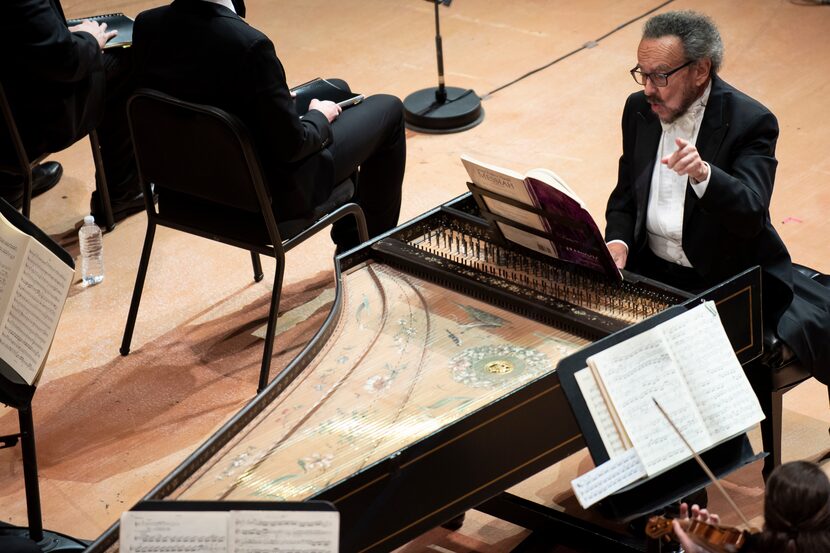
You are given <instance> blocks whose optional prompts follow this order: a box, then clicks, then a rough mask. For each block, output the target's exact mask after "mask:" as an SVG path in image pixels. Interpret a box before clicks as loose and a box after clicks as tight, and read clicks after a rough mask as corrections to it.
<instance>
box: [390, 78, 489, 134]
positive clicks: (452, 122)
mask: <svg viewBox="0 0 830 553" xmlns="http://www.w3.org/2000/svg"><path fill="white" fill-rule="evenodd" d="M437 90H438V87H432V88H424V89H422V90H418V91H417V92H413V93H412V94H410V95H409V96H407V97H406V98H405V99H404V101H403V107H404V116H405V119H406V127H407V128H408V129H412V130H413V131H417V132H423V133H432V134H444V133H453V132H461V131H466V130H467V129H471V128H473V127H475V126H476V125H478V124H479V123H481V122H482V121H483V120H484V109H483V108H482V107H481V98H479V97H478V95H477V94H476V93H475V91H472V90H468V89H465V88H458V87H454V86H447V87H445V88H444V90H446V93H447V101H446V102H443V103H440V104H439V103H437V102H436V100H435V92H436V91H437Z"/></svg>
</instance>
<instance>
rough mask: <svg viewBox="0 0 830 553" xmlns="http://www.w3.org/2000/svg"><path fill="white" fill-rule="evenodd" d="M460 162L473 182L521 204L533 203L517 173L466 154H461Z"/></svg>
mask: <svg viewBox="0 0 830 553" xmlns="http://www.w3.org/2000/svg"><path fill="white" fill-rule="evenodd" d="M461 163H463V164H464V168H465V169H467V174H468V175H469V176H470V180H471V181H473V183H474V184H476V185H478V186H480V187H481V188H483V189H485V190H489V191H490V192H495V193H496V194H500V195H502V196H506V197H508V198H512V199H514V200H516V201H518V202H521V203H523V204H527V205H533V198H532V197H531V196H530V193H529V192H528V190H527V185H526V184H525V181H524V177H523V176H522V175H520V174H519V173H516V172H515V171H511V170H510V169H503V168H501V167H496V166H495V165H490V164H487V163H483V162H481V161H478V160H476V159H473V158H471V157H470V156H467V155H462V156H461Z"/></svg>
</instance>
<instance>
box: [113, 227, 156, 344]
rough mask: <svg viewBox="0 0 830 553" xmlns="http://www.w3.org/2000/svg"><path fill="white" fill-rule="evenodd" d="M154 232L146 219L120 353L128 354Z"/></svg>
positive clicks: (153, 228)
mask: <svg viewBox="0 0 830 553" xmlns="http://www.w3.org/2000/svg"><path fill="white" fill-rule="evenodd" d="M155 234H156V224H155V223H154V222H153V221H152V220H148V221H147V234H146V236H145V237H144V248H143V249H142V250H141V260H140V261H139V262H138V273H137V274H136V276H135V287H134V288H133V299H132V301H131V302H130V313H129V315H127V326H126V327H125V328H124V338H123V339H122V340H121V350H120V351H121V355H129V353H130V342H132V340H133V329H135V319H136V317H137V316H138V304H139V303H140V302H141V291H142V290H143V289H144V277H146V276H147V265H148V264H149V263H150V251H151V250H152V249H153V238H154V237H155Z"/></svg>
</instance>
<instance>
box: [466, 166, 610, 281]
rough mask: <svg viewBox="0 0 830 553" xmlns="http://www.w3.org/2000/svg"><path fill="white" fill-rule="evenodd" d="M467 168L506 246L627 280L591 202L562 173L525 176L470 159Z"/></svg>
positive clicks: (483, 208)
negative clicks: (575, 190) (515, 246)
mask: <svg viewBox="0 0 830 553" xmlns="http://www.w3.org/2000/svg"><path fill="white" fill-rule="evenodd" d="M461 162H462V163H463V164H464V168H465V169H466V170H467V174H468V175H469V177H470V181H471V182H469V183H468V184H467V185H468V187H469V189H470V192H472V193H473V196H474V197H475V199H476V203H478V206H479V208H480V210H481V212H482V215H484V217H485V218H487V219H488V220H489V221H490V222H491V223H492V224H493V225H494V228H495V229H496V230H497V231H498V233H499V234H500V235H501V237H502V239H503V240H506V241H509V242H512V243H514V244H518V245H519V246H522V247H524V248H527V249H529V250H533V251H535V252H538V253H541V254H544V255H546V256H549V257H554V258H556V259H560V260H562V261H566V262H568V263H573V264H576V265H579V266H582V267H585V268H586V269H589V270H592V271H596V272H599V273H602V274H604V275H605V276H606V277H607V278H609V279H611V280H614V281H621V280H622V273H620V271H619V269H617V266H616V264H615V263H614V260H613V259H612V258H611V252H609V251H608V246H606V245H605V240H604V239H603V237H602V233H601V232H600V230H599V227H597V224H596V222H595V221H594V218H593V217H592V216H591V214H590V213H589V212H588V209H587V208H586V206H585V202H583V201H582V200H581V199H580V198H579V196H578V195H577V194H576V192H574V191H573V189H572V188H570V187H569V186H568V185H567V184H566V183H565V181H564V180H563V179H561V178H560V177H559V176H558V175H557V174H556V173H554V172H553V171H550V170H549V169H532V170H530V171H528V172H527V173H525V174H524V175H522V174H519V173H517V172H516V171H513V170H510V169H504V168H502V167H498V166H496V165H492V164H489V163H483V162H481V161H478V160H476V159H473V158H472V157H470V156H467V155H462V156H461Z"/></svg>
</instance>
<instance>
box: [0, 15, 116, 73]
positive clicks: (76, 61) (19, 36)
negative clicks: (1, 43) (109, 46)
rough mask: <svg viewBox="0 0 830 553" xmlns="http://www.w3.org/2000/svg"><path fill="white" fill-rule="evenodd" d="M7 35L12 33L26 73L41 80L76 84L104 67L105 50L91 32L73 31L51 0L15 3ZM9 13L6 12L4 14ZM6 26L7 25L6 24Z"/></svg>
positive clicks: (5, 30) (6, 30) (15, 48)
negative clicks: (28, 71) (33, 74)
mask: <svg viewBox="0 0 830 553" xmlns="http://www.w3.org/2000/svg"><path fill="white" fill-rule="evenodd" d="M10 4H12V5H11V6H9V7H7V10H9V9H10V10H11V11H12V12H14V13H10V14H8V15H9V19H7V22H10V23H12V22H13V23H14V25H13V26H12V27H10V28H9V29H4V32H8V33H11V37H10V38H11V39H12V40H14V43H13V44H14V46H13V49H14V50H16V51H17V52H16V53H15V54H16V56H17V58H18V60H20V61H21V62H22V63H24V64H25V66H23V67H21V69H23V70H24V71H23V72H24V74H25V73H26V69H27V68H29V69H30V70H31V72H33V73H35V74H36V75H37V77H38V78H39V79H40V80H43V81H46V82H53V83H75V82H79V81H82V80H84V79H86V78H87V77H88V75H89V74H90V72H91V71H93V70H96V69H100V68H101V66H102V55H101V48H100V47H99V46H98V41H96V40H95V38H94V37H93V36H92V35H90V34H89V33H84V32H79V33H73V32H70V31H69V29H68V28H67V26H66V22H65V21H64V20H63V19H62V18H61V17H60V14H59V13H58V11H57V10H56V9H55V8H54V7H53V6H52V5H51V4H50V3H49V2H48V0H28V1H24V2H11V3H10ZM7 10H3V11H4V12H5V11H7ZM4 27H5V25H4Z"/></svg>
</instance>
